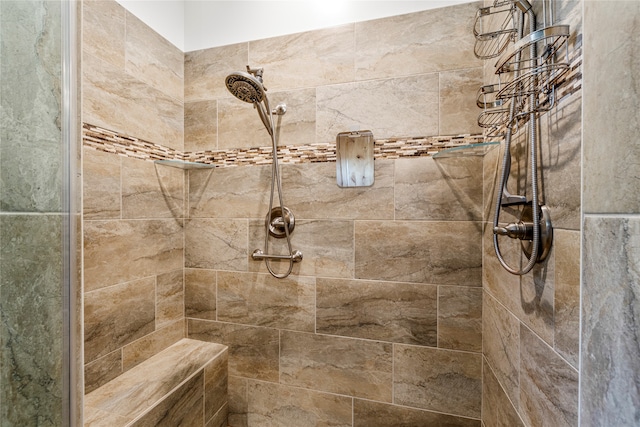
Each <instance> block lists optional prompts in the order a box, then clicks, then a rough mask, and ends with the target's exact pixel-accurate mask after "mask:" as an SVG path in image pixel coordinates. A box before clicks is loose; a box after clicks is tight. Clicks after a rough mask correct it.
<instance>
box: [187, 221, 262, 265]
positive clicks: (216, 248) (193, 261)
mask: <svg viewBox="0 0 640 427" xmlns="http://www.w3.org/2000/svg"><path fill="white" fill-rule="evenodd" d="M247 228H248V227H247V220H244V219H210V218H196V219H190V220H188V221H187V225H186V227H185V233H184V239H185V256H184V265H185V267H188V268H208V269H216V270H235V271H246V270H247V263H248V260H249V254H248V251H247Z"/></svg>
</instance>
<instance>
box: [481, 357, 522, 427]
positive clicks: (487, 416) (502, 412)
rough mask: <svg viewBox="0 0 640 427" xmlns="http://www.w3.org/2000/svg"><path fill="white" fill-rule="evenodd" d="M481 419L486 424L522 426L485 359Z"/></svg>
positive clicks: (514, 409) (508, 426)
mask: <svg viewBox="0 0 640 427" xmlns="http://www.w3.org/2000/svg"><path fill="white" fill-rule="evenodd" d="M482 421H483V422H484V425H486V426H495V427H524V423H523V422H522V420H521V419H520V416H519V415H518V411H517V410H516V408H514V407H513V404H512V403H511V401H510V400H509V398H508V397H507V395H506V394H505V392H504V390H503V389H502V386H501V385H500V383H499V382H498V379H497V378H496V376H495V375H494V374H493V371H492V370H491V367H490V366H489V365H488V364H487V361H486V360H484V361H483V365H482Z"/></svg>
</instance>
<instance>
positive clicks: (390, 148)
mask: <svg viewBox="0 0 640 427" xmlns="http://www.w3.org/2000/svg"><path fill="white" fill-rule="evenodd" d="M82 140H83V144H84V146H85V147H91V148H93V149H96V150H98V151H104V152H107V153H114V154H118V155H121V156H125V157H132V158H136V159H141V160H146V161H155V160H182V161H188V162H195V163H204V164H208V165H215V166H216V167H231V166H244V165H263V164H271V151H272V150H271V147H257V148H246V149H245V148H239V149H233V150H207V151H193V152H182V151H179V150H174V149H172V148H167V147H165V146H162V145H159V144H154V143H152V142H148V141H144V140H142V139H139V138H135V137H132V136H128V135H123V134H119V133H118V132H115V131H111V130H108V129H104V128H101V127H98V126H94V125H91V124H88V123H84V124H83V132H82ZM484 140H485V138H484V136H483V135H458V136H431V137H418V138H390V139H379V140H376V141H375V148H374V157H375V158H376V159H397V158H400V157H421V156H430V155H432V154H434V153H437V152H438V151H441V150H444V149H447V148H452V147H458V146H461V145H468V144H478V143H482V142H484ZM278 160H279V161H281V163H283V164H295V163H321V162H335V161H336V144H335V143H320V144H308V145H288V146H282V147H279V148H278Z"/></svg>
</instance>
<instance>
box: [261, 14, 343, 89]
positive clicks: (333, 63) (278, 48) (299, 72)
mask: <svg viewBox="0 0 640 427" xmlns="http://www.w3.org/2000/svg"><path fill="white" fill-rule="evenodd" d="M249 63H250V64H251V65H252V66H260V67H263V68H264V76H263V77H264V83H265V86H267V88H268V89H269V90H272V91H279V90H283V89H290V88H301V87H313V86H321V85H328V84H334V83H342V82H347V81H352V80H353V76H354V25H340V26H337V27H332V28H326V29H321V30H315V31H308V32H304V33H297V34H292V35H285V36H280V37H272V38H267V39H262V40H256V41H252V42H250V43H249Z"/></svg>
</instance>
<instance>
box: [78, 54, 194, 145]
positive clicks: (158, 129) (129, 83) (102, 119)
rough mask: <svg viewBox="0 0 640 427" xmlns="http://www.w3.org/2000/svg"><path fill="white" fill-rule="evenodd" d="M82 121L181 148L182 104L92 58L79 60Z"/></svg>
mask: <svg viewBox="0 0 640 427" xmlns="http://www.w3.org/2000/svg"><path fill="white" fill-rule="evenodd" d="M82 70H83V72H82V98H83V102H82V113H83V121H85V122H87V123H91V124H93V125H97V126H102V127H105V128H106V129H112V130H116V131H119V132H123V133H124V134H127V135H133V136H135V137H137V138H141V139H144V140H146V141H150V142H153V143H156V144H161V145H164V146H166V147H169V148H173V149H176V150H182V149H183V148H184V140H183V136H184V135H183V134H184V106H183V103H182V101H181V100H180V101H179V100H176V99H174V98H172V97H170V96H168V95H165V94H164V93H163V92H161V91H160V90H158V89H156V88H153V87H151V86H149V85H148V84H146V83H144V82H142V81H140V80H138V79H136V78H135V77H133V76H131V75H129V74H127V73H125V72H124V71H122V70H119V69H116V68H115V67H114V66H113V65H111V64H109V63H107V62H104V61H102V60H100V59H98V58H96V57H94V56H93V55H91V54H87V53H85V54H84V56H83V59H82Z"/></svg>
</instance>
